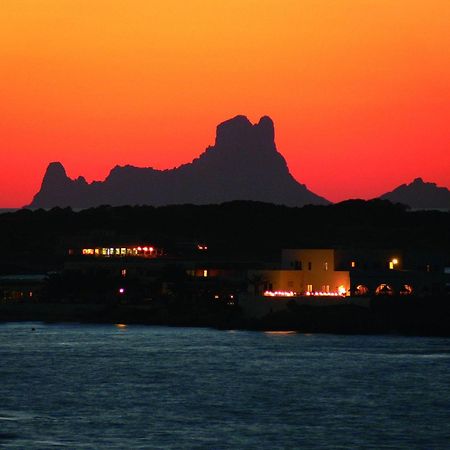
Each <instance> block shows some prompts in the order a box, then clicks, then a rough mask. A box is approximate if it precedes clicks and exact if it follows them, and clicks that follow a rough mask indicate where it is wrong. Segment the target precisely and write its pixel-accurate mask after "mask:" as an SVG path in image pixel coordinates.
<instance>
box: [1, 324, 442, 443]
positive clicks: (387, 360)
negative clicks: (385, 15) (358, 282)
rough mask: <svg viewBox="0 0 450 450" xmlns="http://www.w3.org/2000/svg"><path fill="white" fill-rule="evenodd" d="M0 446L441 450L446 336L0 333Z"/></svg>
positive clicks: (81, 328) (146, 329) (141, 329)
mask: <svg viewBox="0 0 450 450" xmlns="http://www.w3.org/2000/svg"><path fill="white" fill-rule="evenodd" d="M0 448H6V449H10V448H11V449H15V448H16V449H53V448H68V449H258V450H261V449H377V450H380V449H448V448H450V339H447V338H422V337H401V336H334V335H304V334H296V333H263V332H246V331H217V330H212V329H201V328H169V327H152V326H125V325H117V326H115V325H66V324H61V325H49V324H42V323H8V324H0Z"/></svg>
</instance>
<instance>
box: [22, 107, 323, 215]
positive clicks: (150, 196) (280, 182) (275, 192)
mask: <svg viewBox="0 0 450 450" xmlns="http://www.w3.org/2000/svg"><path fill="white" fill-rule="evenodd" d="M233 200H254V201H262V202H269V203H275V204H283V205H287V206H303V205H305V204H328V203H329V201H328V200H326V199H325V198H323V197H320V196H318V195H316V194H314V193H313V192H311V191H309V190H308V189H307V188H306V186H305V185H303V184H300V183H298V182H297V181H296V180H295V179H294V178H293V177H292V175H291V174H290V172H289V169H288V166H287V164H286V161H285V159H284V158H283V156H282V155H281V154H280V153H279V152H278V151H277V149H276V146H275V141H274V125H273V122H272V120H271V119H270V118H269V117H262V118H261V119H260V121H259V122H258V123H257V124H255V125H252V124H251V122H250V121H249V120H248V119H247V117H245V116H236V117H234V118H233V119H230V120H227V121H225V122H223V123H221V124H220V125H218V126H217V132H216V141H215V144H214V146H212V147H208V148H207V149H206V150H205V151H204V152H203V153H202V154H201V155H200V156H199V157H198V158H196V159H194V160H193V161H192V162H191V163H188V164H184V165H182V166H180V167H177V168H175V169H170V170H155V169H153V168H139V167H133V166H129V165H127V166H124V167H121V166H116V167H114V168H113V169H112V170H111V172H110V173H109V175H108V176H107V178H106V179H105V180H104V181H94V182H93V183H87V182H86V180H85V179H84V178H83V177H79V178H77V179H75V180H73V179H71V178H69V177H68V176H67V174H66V171H65V169H64V167H63V165H62V164H61V163H59V162H52V163H50V164H49V166H48V168H47V171H46V173H45V176H44V179H43V181H42V186H41V189H40V191H39V192H38V193H37V194H36V195H35V196H34V198H33V201H32V203H31V204H30V207H31V208H52V207H55V206H59V207H66V206H70V207H73V208H89V207H94V206H99V205H105V204H109V205H112V206H120V205H154V206H160V205H170V204H185V203H192V204H210V203H223V202H227V201H233Z"/></svg>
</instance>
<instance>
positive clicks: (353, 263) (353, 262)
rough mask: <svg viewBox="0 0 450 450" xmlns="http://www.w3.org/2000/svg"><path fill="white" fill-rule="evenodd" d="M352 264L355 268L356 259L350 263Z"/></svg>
mask: <svg viewBox="0 0 450 450" xmlns="http://www.w3.org/2000/svg"><path fill="white" fill-rule="evenodd" d="M350 265H351V267H352V268H353V269H354V268H355V267H356V261H352V262H351V263H350Z"/></svg>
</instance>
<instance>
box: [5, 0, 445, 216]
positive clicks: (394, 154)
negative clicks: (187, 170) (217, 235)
mask: <svg viewBox="0 0 450 450" xmlns="http://www.w3.org/2000/svg"><path fill="white" fill-rule="evenodd" d="M449 24H450V1H449V0H427V1H423V0H395V1H394V0H226V1H225V0H224V1H214V0H164V1H161V0H159V1H152V0H126V1H125V0H1V1H0V81H1V82H0V139H1V141H0V146H1V147H0V149H1V150H0V171H1V177H2V178H1V190H0V207H16V206H22V205H24V204H27V203H29V202H30V201H31V199H32V196H33V195H34V194H35V193H36V192H37V191H38V189H39V187H40V183H41V180H42V176H43V174H44V171H45V169H46V167H47V165H48V163H49V162H51V161H61V162H62V163H63V165H64V166H65V167H66V170H67V172H68V175H69V176H71V177H77V176H79V175H84V176H85V177H86V178H87V180H88V181H92V180H102V179H104V178H105V177H106V176H107V174H108V173H109V171H110V169H111V168H112V167H114V166H115V165H117V164H118V165H125V164H132V165H136V166H151V167H154V168H158V169H165V168H172V167H175V166H178V165H180V164H182V163H185V162H189V161H191V160H192V159H193V158H195V157H196V156H198V155H199V154H200V153H201V152H202V151H204V149H205V148H206V147H207V146H208V145H211V144H213V143H214V136H215V128H216V125H217V124H218V123H220V122H222V121H224V120H226V119H229V118H231V117H233V116H235V115H237V114H244V115H247V116H248V117H249V119H250V120H251V121H252V122H256V121H258V120H259V118H260V117H261V116H263V115H269V116H270V117H272V119H273V120H274V122H275V129H276V143H277V147H278V150H279V151H280V152H281V153H282V154H283V155H284V157H285V158H286V160H287V163H288V165H289V167H290V170H291V172H292V174H293V175H294V176H295V178H296V179H297V180H298V181H300V182H301V183H304V184H306V185H307V187H308V188H309V189H311V190H312V191H313V192H315V193H317V194H319V195H322V196H324V197H326V198H328V199H329V200H332V201H339V200H343V199H346V198H355V197H360V198H371V197H374V196H377V195H380V194H382V193H384V192H386V191H388V190H392V189H393V188H394V187H396V186H397V185H399V184H401V183H405V182H410V181H412V180H413V179H414V178H416V177H418V176H421V177H423V178H424V179H425V180H426V181H433V182H436V183H438V185H441V186H446V187H450V120H449V119H450V31H449Z"/></svg>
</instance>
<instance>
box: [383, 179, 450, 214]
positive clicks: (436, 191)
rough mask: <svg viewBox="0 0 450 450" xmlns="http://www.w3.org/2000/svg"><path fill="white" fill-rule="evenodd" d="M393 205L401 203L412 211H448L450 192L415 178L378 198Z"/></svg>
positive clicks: (449, 207)
mask: <svg viewBox="0 0 450 450" xmlns="http://www.w3.org/2000/svg"><path fill="white" fill-rule="evenodd" d="M380 198H381V199H384V200H390V201H391V202H393V203H403V204H405V205H408V206H410V207H411V208H413V209H450V191H449V190H448V189H447V188H444V187H439V186H437V185H436V183H429V182H424V181H423V180H422V178H416V179H415V180H414V181H413V182H412V183H410V184H402V185H401V186H399V187H397V188H396V189H394V190H393V191H391V192H387V193H386V194H383V195H381V196H380Z"/></svg>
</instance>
